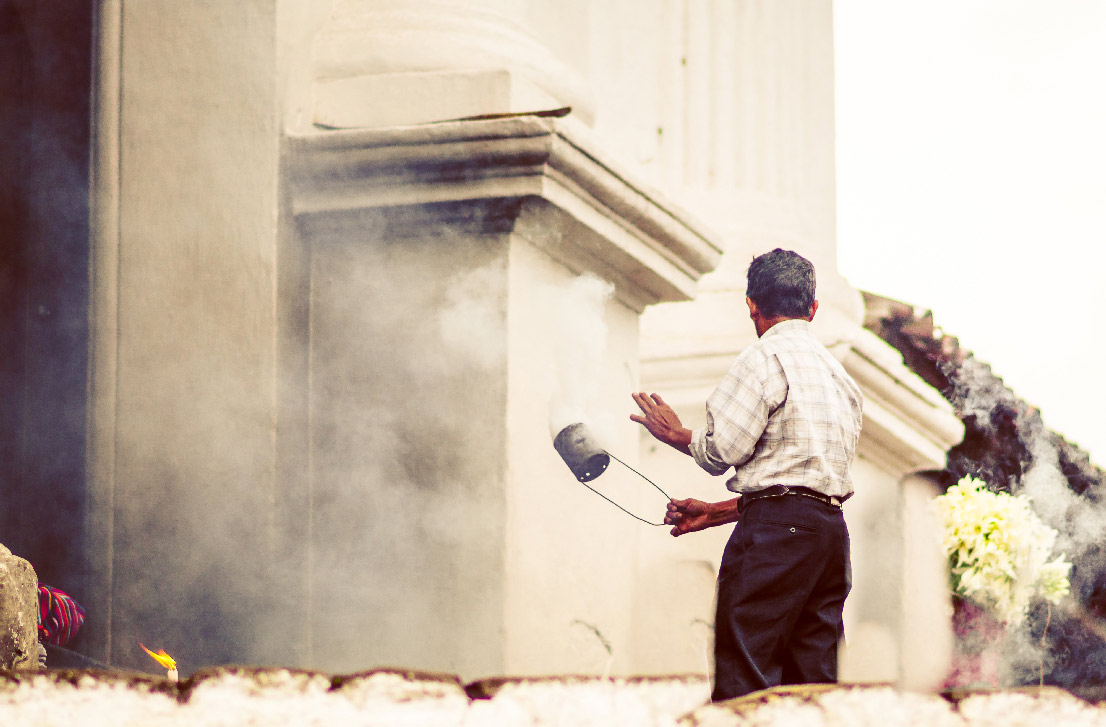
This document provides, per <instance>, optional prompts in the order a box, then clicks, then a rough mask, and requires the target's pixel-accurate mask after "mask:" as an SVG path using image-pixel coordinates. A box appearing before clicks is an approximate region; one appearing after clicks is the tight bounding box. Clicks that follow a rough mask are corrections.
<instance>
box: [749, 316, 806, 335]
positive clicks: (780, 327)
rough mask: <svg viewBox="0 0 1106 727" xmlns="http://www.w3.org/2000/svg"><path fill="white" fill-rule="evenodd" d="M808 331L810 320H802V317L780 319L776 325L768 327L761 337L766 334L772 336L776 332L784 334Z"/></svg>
mask: <svg viewBox="0 0 1106 727" xmlns="http://www.w3.org/2000/svg"><path fill="white" fill-rule="evenodd" d="M809 331H810V321H808V320H804V319H802V318H789V319H788V320H786V321H780V322H779V323H777V324H776V325H774V326H772V327H771V328H769V329H768V330H767V331H765V332H764V335H763V336H761V338H767V337H768V336H774V335H776V334H780V335H786V334H788V333H792V332H794V333H798V332H804V333H806V332H809Z"/></svg>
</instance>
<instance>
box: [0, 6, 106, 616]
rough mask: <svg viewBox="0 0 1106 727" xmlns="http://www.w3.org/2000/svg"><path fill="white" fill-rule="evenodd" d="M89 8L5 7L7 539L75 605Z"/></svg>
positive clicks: (3, 498) (1, 372) (3, 504)
mask: <svg viewBox="0 0 1106 727" xmlns="http://www.w3.org/2000/svg"><path fill="white" fill-rule="evenodd" d="M93 6H94V3H89V2H87V1H86V0H0V99H2V102H0V541H3V542H4V543H5V544H6V545H7V546H9V547H10V548H11V550H12V551H13V552H14V553H16V554H17V555H20V556H22V557H24V558H26V559H27V560H29V561H30V562H31V563H32V564H33V565H34V567H35V569H36V571H37V572H38V576H39V578H40V579H41V580H42V581H44V582H47V583H50V584H51V585H56V586H57V587H59V588H62V589H64V590H66V591H69V592H71V593H73V594H74V595H75V596H76V597H77V598H78V599H79V598H80V594H81V593H82V591H83V590H84V587H85V584H84V582H83V574H84V573H85V572H86V568H85V560H84V558H85V556H84V553H83V552H82V549H81V543H82V541H83V528H84V509H85V411H86V399H87V394H86V381H87V370H88V298H89V286H88V264H89V148H90V147H89V139H90V124H89V119H90V116H89V114H90V97H91V74H92V26H93V20H92V13H93V10H92V7H93Z"/></svg>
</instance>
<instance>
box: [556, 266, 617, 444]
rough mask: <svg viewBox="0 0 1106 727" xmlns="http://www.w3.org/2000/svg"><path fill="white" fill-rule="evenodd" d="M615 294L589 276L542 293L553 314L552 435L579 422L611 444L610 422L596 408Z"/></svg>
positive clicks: (597, 436) (612, 424)
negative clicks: (607, 310) (607, 311)
mask: <svg viewBox="0 0 1106 727" xmlns="http://www.w3.org/2000/svg"><path fill="white" fill-rule="evenodd" d="M613 293H614V286H613V285H612V284H611V283H609V282H606V281H603V280H600V279H598V278H595V277H592V276H590V275H581V276H580V277H578V278H575V279H574V280H573V281H572V282H571V283H569V285H568V286H560V287H556V288H553V287H550V288H548V289H546V290H544V291H543V296H545V297H547V298H548V300H547V301H546V305H548V306H549V310H551V311H553V312H554V314H553V327H552V330H550V331H549V335H550V337H551V339H552V343H553V352H554V354H553V355H554V361H553V375H554V382H553V387H552V389H553V392H552V397H551V399H550V401H549V429H550V436H553V437H555V436H557V433H558V432H560V431H561V430H562V429H563V428H565V427H567V426H568V425H570V424H575V423H577V422H583V423H584V424H586V425H587V426H588V428H589V429H590V430H591V432H592V434H593V435H595V437H596V438H597V439H598V440H599V441H600V442H610V441H612V439H613V431H614V421H613V419H612V418H611V417H610V416H604V415H603V413H602V412H600V411H599V410H598V407H597V406H596V400H597V398H598V394H599V386H600V382H601V381H602V373H603V360H604V356H605V354H606V347H607V322H606V317H605V315H604V309H605V307H606V304H607V302H608V301H609V300H610V298H611V295H612V294H613Z"/></svg>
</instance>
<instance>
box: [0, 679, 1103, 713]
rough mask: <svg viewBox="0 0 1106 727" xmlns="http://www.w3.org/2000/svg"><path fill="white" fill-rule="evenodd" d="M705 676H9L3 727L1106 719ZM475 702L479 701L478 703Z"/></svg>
mask: <svg viewBox="0 0 1106 727" xmlns="http://www.w3.org/2000/svg"><path fill="white" fill-rule="evenodd" d="M708 688H709V687H708V685H707V684H706V682H705V681H703V680H701V679H700V678H698V677H697V676H667V677H666V676H656V677H629V678H615V679H606V678H601V677H579V676H548V677H540V678H519V679H488V680H484V681H482V682H478V683H476V684H470V685H468V687H465V686H463V685H462V684H461V682H460V681H459V680H458V679H457V678H456V677H454V676H450V675H435V674H429V673H420V672H413V671H407V670H397V669H377V670H373V671H368V672H362V673H358V674H352V675H345V676H331V675H328V674H326V673H323V672H315V671H307V670H302V669H282V668H269V667H266V668H257V667H218V668H213V669H205V670H202V671H200V672H197V673H196V674H194V675H193V676H192V677H190V678H189V679H186V680H185V681H183V682H181V683H179V684H178V683H176V682H170V681H168V680H166V679H162V678H157V677H152V676H149V675H144V674H136V673H131V672H117V671H93V670H85V671H65V670H47V671H45V672H37V673H28V672H3V671H0V725H16V724H35V725H42V726H44V727H50V726H52V725H58V726H59V727H60V726H62V725H64V726H65V727H69V725H72V724H74V721H73V719H74V716H75V715H76V716H79V722H80V724H82V725H111V727H130V726H131V725H134V726H135V727H138V726H141V727H149V725H151V724H157V725H159V727H208V726H210V727H239V726H241V727H246V726H247V725H266V727H279V726H280V725H295V726H296V727H302V726H307V727H313V726H315V725H318V726H319V727H322V726H323V725H327V726H329V725H343V726H344V727H407V726H410V727H414V726H415V725H417V726H418V727H589V726H591V725H594V726H595V727H739V726H742V727H743V726H746V725H747V726H749V727H753V726H756V727H766V726H768V725H771V726H773V727H791V725H794V726H795V727H822V726H823V725H824V726H825V727H844V726H845V725H848V726H849V727H867V726H871V727H976V726H977V725H978V727H990V726H991V725H1007V726H1009V727H1014V726H1016V725H1024V726H1026V727H1029V726H1036V725H1042V726H1047V727H1060V726H1061V725H1062V726H1063V727H1071V726H1072V725H1076V726H1080V727H1081V726H1082V725H1087V727H1102V725H1106V707H1104V706H1103V705H1102V704H1098V705H1096V704H1093V703H1092V702H1089V701H1086V700H1083V699H1079V698H1076V697H1075V696H1073V695H1071V694H1070V693H1068V692H1066V691H1064V690H1061V689H1057V688H1054V687H1044V688H1029V689H1026V688H1023V689H1017V690H987V691H978V690H976V691H959V692H955V693H953V692H946V693H944V694H937V693H919V692H905V691H901V690H896V689H893V688H891V687H889V686H886V685H829V684H825V685H822V684H814V685H799V686H789V687H776V688H774V689H767V690H764V691H761V692H756V693H754V694H750V695H747V696H746V697H742V698H740V699H735V700H732V701H730V702H723V703H720V704H704V701H705V699H706V690H707V689H708ZM466 692H467V694H466Z"/></svg>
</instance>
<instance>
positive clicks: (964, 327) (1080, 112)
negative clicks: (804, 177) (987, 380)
mask: <svg viewBox="0 0 1106 727" xmlns="http://www.w3.org/2000/svg"><path fill="white" fill-rule="evenodd" d="M834 15H835V24H836V26H835V34H836V37H835V43H836V75H837V89H836V91H837V93H836V99H837V169H838V173H837V195H838V196H837V202H838V204H837V208H838V258H839V267H840V270H841V272H842V274H843V275H844V276H845V277H846V278H848V279H849V281H850V282H852V284H853V285H854V286H855V287H857V288H860V289H862V290H869V291H872V292H874V293H878V294H880V295H884V296H887V297H890V298H895V299H898V300H902V301H905V302H908V303H911V304H914V305H916V306H919V307H920V308H923V309H926V308H928V309H931V310H933V313H934V317H935V319H936V323H937V325H939V326H940V327H941V328H943V329H944V330H945V332H946V333H949V334H951V335H954V336H957V337H958V338H959V339H960V343H961V345H962V346H963V347H965V348H967V349H969V350H971V351H973V352H974V353H975V354H976V356H977V358H979V359H981V360H983V361H986V362H988V363H990V364H991V366H992V368H993V370H994V371H995V373H996V374H998V375H999V376H1001V377H1002V378H1003V379H1004V381H1005V382H1006V384H1007V385H1009V386H1010V387H1011V388H1013V389H1014V391H1015V392H1016V393H1017V394H1018V396H1020V397H1021V398H1022V399H1024V400H1026V401H1027V402H1029V403H1030V404H1032V405H1035V406H1037V407H1039V408H1040V409H1041V414H1042V416H1043V417H1044V419H1045V424H1046V425H1047V426H1048V427H1049V428H1050V429H1053V430H1055V431H1057V432H1059V433H1060V434H1062V435H1064V436H1065V437H1067V439H1069V440H1070V441H1072V442H1074V443H1075V444H1077V445H1079V446H1080V447H1081V448H1082V449H1083V450H1085V451H1087V452H1088V453H1090V455H1091V459H1092V460H1093V461H1094V462H1095V463H1097V464H1099V465H1106V319H1104V314H1106V0H926V1H925V2H921V1H920V0H914V1H908V0H835V11H834Z"/></svg>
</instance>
